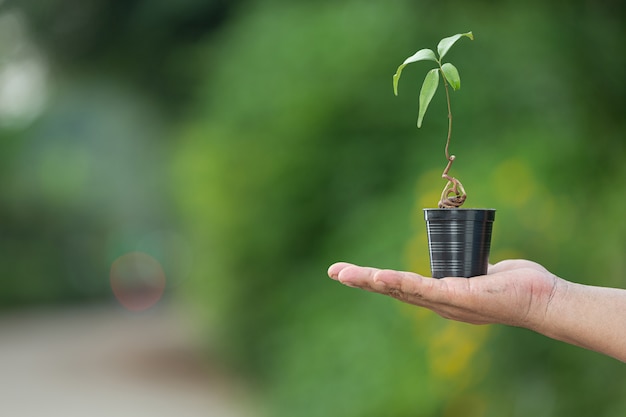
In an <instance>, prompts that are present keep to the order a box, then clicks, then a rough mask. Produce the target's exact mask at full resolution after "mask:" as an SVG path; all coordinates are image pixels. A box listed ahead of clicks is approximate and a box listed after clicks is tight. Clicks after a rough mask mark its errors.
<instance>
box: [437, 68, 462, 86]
mask: <svg viewBox="0 0 626 417" xmlns="http://www.w3.org/2000/svg"><path fill="white" fill-rule="evenodd" d="M441 71H442V72H443V76H444V77H445V78H446V81H448V84H450V86H451V87H452V89H453V90H455V91H456V90H458V89H459V88H461V77H460V76H459V71H458V70H457V69H456V67H455V66H454V65H452V64H451V63H449V62H446V63H445V64H443V65H442V66H441Z"/></svg>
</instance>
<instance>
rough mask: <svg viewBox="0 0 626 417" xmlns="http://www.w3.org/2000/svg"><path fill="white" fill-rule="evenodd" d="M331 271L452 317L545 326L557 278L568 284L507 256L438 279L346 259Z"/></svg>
mask: <svg viewBox="0 0 626 417" xmlns="http://www.w3.org/2000/svg"><path fill="white" fill-rule="evenodd" d="M328 275H329V276H330V277H331V278H332V279H335V280H337V281H339V282H341V283H342V284H344V285H347V286H349V287H355V288H361V289H364V290H367V291H372V292H376V293H379V294H385V295H389V296H391V297H394V298H396V299H398V300H400V301H403V302H405V303H409V304H414V305H416V306H420V307H426V308H428V309H430V310H432V311H434V312H435V313H437V314H439V315H440V316H442V317H445V318H448V319H453V320H458V321H464V322H467V323H473V324H488V323H501V324H508V325H512V326H519V327H526V328H531V329H537V328H540V327H542V325H543V322H544V321H545V319H546V317H547V313H548V310H549V307H550V302H551V300H552V298H553V296H554V294H555V292H556V290H557V288H558V287H559V284H566V282H565V281H563V280H561V279H560V278H557V277H556V276H555V275H553V274H551V273H550V272H548V271H547V270H546V269H545V268H544V267H542V266H541V265H539V264H537V263H534V262H531V261H526V260H508V261H503V262H500V263H498V264H496V265H492V266H490V267H489V272H488V274H487V275H483V276H478V277H472V278H441V279H434V278H427V277H423V276H421V275H418V274H415V273H412V272H400V271H393V270H385V269H376V268H369V267H361V266H356V265H352V264H348V263H344V262H340V263H336V264H334V265H332V266H331V267H330V268H329V269H328Z"/></svg>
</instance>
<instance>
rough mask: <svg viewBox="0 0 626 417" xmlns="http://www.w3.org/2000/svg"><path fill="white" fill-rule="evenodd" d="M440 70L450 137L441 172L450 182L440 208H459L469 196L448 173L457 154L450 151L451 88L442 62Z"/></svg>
mask: <svg viewBox="0 0 626 417" xmlns="http://www.w3.org/2000/svg"><path fill="white" fill-rule="evenodd" d="M439 71H440V72H441V78H443V86H444V87H445V90H446V101H447V103H448V138H447V140H446V159H447V160H448V164H447V165H446V167H445V169H444V170H443V174H441V177H442V178H443V179H446V180H448V182H447V183H446V186H445V187H444V188H443V191H442V192H441V199H440V200H439V208H457V207H461V206H462V205H463V203H464V202H465V199H466V198H467V194H466V193H465V188H463V184H461V181H459V180H457V179H456V178H454V177H451V176H450V175H448V172H449V171H450V168H451V167H452V162H454V159H455V156H454V155H450V152H449V148H450V138H451V137H452V106H451V104H450V90H449V87H448V82H447V81H446V76H445V74H444V73H443V69H442V68H441V63H439ZM451 194H453V196H450V195H451Z"/></svg>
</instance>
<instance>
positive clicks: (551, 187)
mask: <svg viewBox="0 0 626 417" xmlns="http://www.w3.org/2000/svg"><path fill="white" fill-rule="evenodd" d="M624 21H625V19H624V5H623V2H619V1H615V0H600V1H594V2H590V1H583V0H575V1H567V2H566V1H554V2H544V1H538V0H531V1H527V2H520V1H500V2H497V1H488V0H479V1H473V2H463V1H438V2H434V1H429V0H420V1H408V0H392V1H389V0H386V1H383V0H371V1H367V2H363V1H356V0H354V1H352V0H346V1H340V2H337V1H328V0H323V1H316V2H309V1H302V0H300V1H294V0H290V1H286V0H272V1H254V0H239V1H235V0H230V1H226V0H184V1H165V0H158V1H156V0H152V1H149V0H128V1H123V2H122V1H106V0H48V1H45V2H42V1H36V0H19V1H11V0H5V1H4V2H0V189H1V190H2V192H1V194H0V224H1V228H2V229H1V230H2V231H1V233H0V265H2V277H1V281H0V307H1V308H2V309H3V310H4V311H10V310H12V309H16V308H20V307H27V306H41V305H60V304H76V303H91V302H106V301H107V300H112V298H113V295H112V289H111V288H112V287H111V282H112V281H114V280H113V278H111V277H110V272H111V269H112V265H117V264H116V262H119V261H120V259H122V260H123V259H124V256H127V255H129V254H131V255H132V254H133V253H134V254H136V253H137V252H141V253H144V254H148V255H149V259H151V260H152V261H153V262H156V263H157V266H156V267H155V268H157V269H158V268H161V269H162V271H163V275H164V276H165V283H164V284H163V285H165V292H166V296H167V297H170V298H173V299H175V300H176V302H177V303H181V305H185V306H186V307H187V308H188V309H190V310H191V311H192V312H193V313H192V315H191V316H190V318H189V320H191V321H193V323H194V325H195V326H197V328H198V329H200V330H201V331H203V332H206V337H207V339H208V338H210V339H211V344H212V346H214V348H213V349H214V352H213V354H217V355H219V357H220V358H221V360H222V361H223V363H224V364H227V366H228V367H229V368H230V369H232V370H233V372H237V373H240V374H243V375H245V376H246V378H247V379H248V380H249V381H250V383H251V384H253V385H254V386H255V387H256V390H257V392H258V394H259V397H260V398H261V401H262V404H263V406H262V407H261V408H263V410H262V411H260V414H266V415H268V416H293V417H317V416H320V417H321V416H344V417H350V416H355V417H356V416H372V417H374V416H382V415H384V416H390V417H405V416H406V417H408V416H456V415H461V414H462V415H464V416H528V415H534V416H536V417H540V416H588V415H602V416H623V415H624V414H625V413H626V397H625V396H624V395H623V394H624V392H625V391H626V374H624V372H623V367H622V366H620V365H617V363H616V361H615V360H613V359H610V358H606V357H603V356H601V355H598V354H595V353H592V352H588V351H584V350H582V349H579V348H575V347H572V346H568V345H565V344H563V343H560V342H555V341H552V340H549V339H547V338H544V337H542V336H539V335H536V334H534V333H532V332H529V331H526V330H522V329H515V328H506V327H502V326H486V327H485V326H483V327H475V326H470V325H465V324H460V323H453V322H449V321H446V320H443V319H441V318H439V317H437V316H435V315H434V314H431V313H429V312H427V311H424V310H419V309H417V308H411V307H410V306H405V305H402V304H400V303H398V302H396V301H394V300H391V299H386V298H384V297H381V296H378V295H375V294H368V293H364V292H359V291H355V290H351V289H349V288H344V287H342V286H340V285H337V284H336V283H335V282H333V281H331V280H329V279H327V278H326V269H327V267H328V266H329V265H330V264H331V263H332V262H335V261H339V260H346V261H351V262H356V263H362V264H367V265H372V266H378V267H388V268H398V269H410V270H414V271H417V272H420V273H424V274H429V266H428V258H427V247H426V237H425V232H424V225H423V219H422V212H421V209H422V208H423V207H433V206H435V205H436V203H437V201H438V194H439V193H440V190H441V188H442V187H443V185H444V184H443V182H442V180H441V179H440V172H441V170H442V169H443V167H444V166H445V159H444V156H443V146H444V142H445V132H446V124H447V119H446V111H445V101H444V99H443V96H442V95H437V97H435V99H434V101H433V103H432V104H431V108H430V109H429V114H428V116H427V117H426V120H425V123H424V126H423V127H422V129H421V130H419V131H418V130H417V128H416V127H415V120H416V116H417V96H418V92H419V87H420V85H421V80H422V78H423V76H424V74H425V72H426V71H427V70H428V69H430V67H428V64H425V63H418V64H414V65H411V66H409V67H407V68H406V69H405V71H404V72H403V77H402V82H401V86H400V95H399V97H394V96H393V93H392V86H391V76H392V74H393V73H394V72H395V69H396V67H397V66H398V65H399V64H400V63H401V62H402V61H403V60H404V59H405V58H406V57H408V56H409V55H411V54H413V53H414V52H415V51H416V50H418V49H420V48H423V47H429V48H434V47H435V46H436V44H437V42H438V41H439V39H441V38H442V37H444V36H449V35H452V34H455V33H459V32H465V31H468V30H472V31H473V32H474V35H475V38H476V39H475V41H473V42H470V41H468V40H466V39H465V40H461V41H459V44H458V45H456V46H455V47H454V48H453V49H452V50H451V52H450V53H449V55H448V59H449V60H450V61H451V62H453V63H454V64H455V65H456V66H457V68H458V69H459V71H460V74H461V78H462V81H463V86H462V89H461V90H460V91H458V92H455V93H453V96H452V106H453V113H454V123H455V124H454V134H453V138H452V145H451V146H452V147H451V150H452V152H453V153H454V154H456V155H457V162H456V163H455V165H454V169H453V174H454V175H455V176H458V177H459V178H460V179H461V180H462V181H463V184H464V185H465V188H466V189H467V191H468V195H469V197H468V201H467V203H466V207H494V208H496V209H497V210H498V214H497V219H496V223H495V224H494V241H493V244H492V248H493V249H492V256H491V260H492V262H495V261H498V260H502V259H506V258H511V257H523V258H529V259H532V260H535V261H537V262H540V263H542V264H543V265H544V266H546V267H547V268H548V269H549V270H551V271H552V272H554V273H556V274H557V275H559V276H562V277H564V278H567V279H569V280H572V281H577V282H582V283H587V284H593V285H605V286H617V287H626V276H625V275H624V271H625V270H626V256H625V254H626V222H625V221H624V206H625V205H626V194H625V193H624V189H625V188H624V185H623V181H624V180H625V179H626V165H625V164H624V158H625V157H626V146H625V144H626V139H625V138H626V136H625V135H626V121H625V119H624V116H623V111H624V108H625V107H624V105H625V102H624V101H625V97H626V90H625V80H626V77H625V75H626V74H625V73H624V68H625V64H626V63H625V60H626V57H625V55H624V54H623V53H622V52H621V50H622V47H623V45H624V44H625V43H626V42H625V41H626V36H625V35H626V33H625V32H626V29H625V25H624ZM142 259H143V258H142ZM152 267H154V265H152ZM133 285H134V284H133V283H130V284H129V286H130V287H129V288H131V290H132V289H136V288H134V287H133ZM113 290H115V285H114V288H113ZM607 319H609V318H607ZM616 365H617V366H616Z"/></svg>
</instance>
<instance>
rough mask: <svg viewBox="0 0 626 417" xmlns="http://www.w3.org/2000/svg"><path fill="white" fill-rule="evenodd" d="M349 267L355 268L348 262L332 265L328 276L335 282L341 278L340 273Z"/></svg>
mask: <svg viewBox="0 0 626 417" xmlns="http://www.w3.org/2000/svg"><path fill="white" fill-rule="evenodd" d="M349 266H353V265H352V264H349V263H347V262H336V263H334V264H332V265H331V266H330V267H329V268H328V276H329V277H330V278H332V279H334V280H337V277H338V276H339V273H340V272H341V271H342V270H343V269H345V268H347V267H349Z"/></svg>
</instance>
